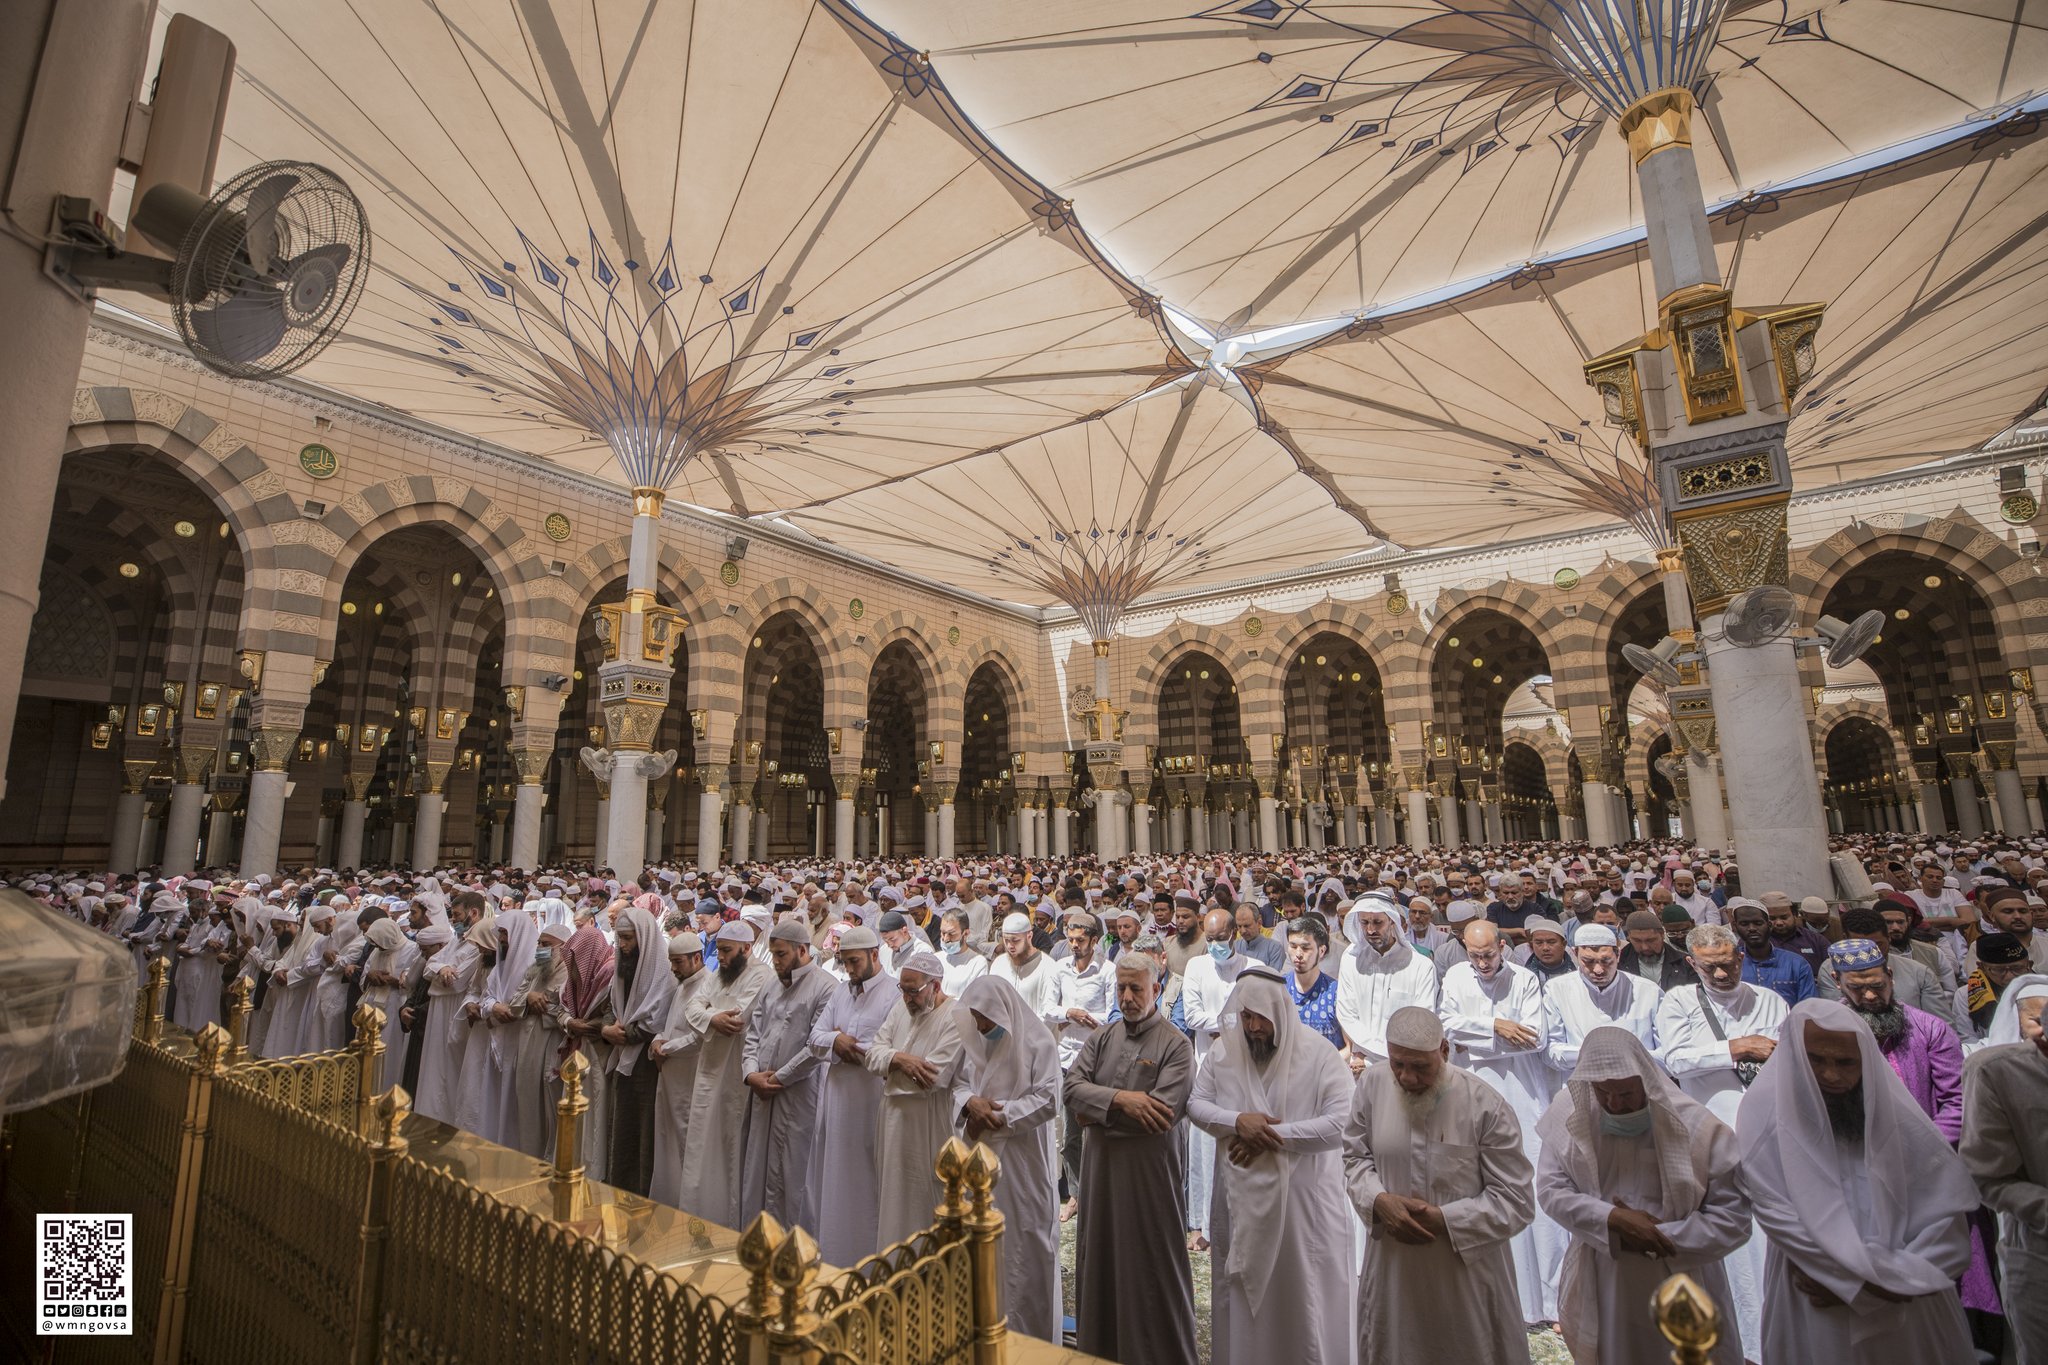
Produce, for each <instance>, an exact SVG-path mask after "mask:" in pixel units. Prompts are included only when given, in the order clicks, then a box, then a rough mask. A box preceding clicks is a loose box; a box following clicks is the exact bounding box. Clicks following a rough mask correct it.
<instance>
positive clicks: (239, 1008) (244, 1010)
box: [227, 976, 255, 1065]
mask: <svg viewBox="0 0 2048 1365" xmlns="http://www.w3.org/2000/svg"><path fill="white" fill-rule="evenodd" d="M254 984H255V983H253V982H252V981H250V980H249V978H248V977H246V976H238V977H236V978H235V983H234V984H233V985H232V986H229V987H228V1017H227V1028H228V1037H229V1038H231V1039H232V1040H233V1041H234V1051H233V1052H232V1053H231V1054H229V1056H228V1062H229V1064H230V1065H232V1064H234V1063H237V1062H246V1061H248V1060H249V992H250V991H251V990H252V989H253V988H254Z"/></svg>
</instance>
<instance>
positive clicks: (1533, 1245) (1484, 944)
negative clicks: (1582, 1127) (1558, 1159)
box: [1437, 920, 1567, 1326]
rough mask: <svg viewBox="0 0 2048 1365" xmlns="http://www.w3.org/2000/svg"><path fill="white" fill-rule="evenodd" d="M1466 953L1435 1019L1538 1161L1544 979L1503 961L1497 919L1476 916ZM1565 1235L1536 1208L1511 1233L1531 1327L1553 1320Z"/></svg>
mask: <svg viewBox="0 0 2048 1365" xmlns="http://www.w3.org/2000/svg"><path fill="white" fill-rule="evenodd" d="M1465 952H1466V959H1465V961H1463V962H1460V963H1459V964H1458V965H1457V966H1455V967H1453V968H1451V970H1450V971H1449V972H1447V973H1446V974H1445V975H1444V984H1443V998H1442V999H1441V1000H1439V1001H1438V1002H1437V1017H1438V1018H1440V1019H1442V1020H1443V1025H1444V1035H1445V1036H1446V1037H1447V1038H1448V1039H1449V1040H1450V1043H1451V1059H1452V1060H1453V1061H1455V1062H1456V1063H1457V1064H1458V1065H1460V1066H1464V1067H1469V1068H1471V1070H1472V1072H1473V1074H1474V1075H1476V1076H1478V1077H1479V1078H1480V1079H1481V1080H1483V1081H1485V1082H1486V1083H1487V1084H1488V1085H1490V1086H1492V1087H1493V1088H1494V1089H1495V1090H1498V1091H1499V1092H1500V1093H1501V1095H1502V1096H1503V1097H1504V1098H1505V1099H1506V1100H1507V1102H1508V1104H1509V1105H1510V1106H1512V1107H1513V1109H1514V1111H1515V1117H1516V1119H1517V1120H1518V1121H1519V1122H1520V1123H1521V1125H1522V1150H1523V1154H1524V1155H1526V1156H1527V1157H1528V1158H1529V1161H1530V1163H1531V1164H1532V1165H1533V1164H1534V1163H1535V1161H1536V1159H1537V1155H1538V1152H1537V1141H1536V1124H1537V1122H1538V1120H1540V1119H1541V1118H1542V1117H1543V1115H1544V1112H1545V1111H1546V1110H1547V1109H1548V1108H1549V1107H1550V1102H1551V1100H1552V1099H1553V1098H1555V1097H1556V1095H1557V1089H1558V1084H1559V1081H1558V1076H1557V1072H1556V1070H1555V1069H1554V1068H1552V1066H1551V1065H1550V1035H1551V1033H1552V1032H1553V1031H1554V1030H1555V1029H1556V1028H1557V1027H1558V1023H1557V1018H1556V1016H1555V1015H1554V1014H1553V1013H1552V1012H1551V1010H1550V1008H1549V1006H1548V1004H1547V1003H1546V1002H1545V999H1544V994H1543V986H1542V983H1541V982H1539V981H1537V979H1536V976H1535V974H1534V973H1533V972H1531V971H1530V970H1529V969H1528V968H1527V967H1521V966H1517V965H1516V964H1514V963H1512V962H1509V961H1507V959H1506V953H1507V944H1506V943H1505V942H1504V941H1503V939H1502V933H1501V930H1500V927H1499V926H1498V925H1495V924H1493V923H1492V922H1491V921H1487V920H1481V921H1480V922H1479V923H1477V924H1475V925H1473V926H1472V928H1471V929H1469V930H1468V931H1466V934H1465ZM1566 1244H1567V1239H1566V1237H1565V1235H1564V1233H1563V1232H1562V1230H1560V1229H1559V1228H1558V1226H1557V1224H1556V1223H1555V1222H1553V1221H1552V1220H1551V1218H1550V1216H1549V1215H1548V1214H1545V1213H1544V1212H1543V1211H1542V1210H1541V1209H1538V1210H1537V1212H1536V1216H1535V1217H1534V1218H1533V1219H1532V1220H1531V1221H1530V1224H1529V1226H1528V1227H1526V1228H1524V1229H1522V1230H1521V1231H1520V1232H1518V1233H1516V1234H1515V1237H1514V1242H1513V1244H1512V1248H1511V1250H1512V1254H1513V1256H1514V1262H1515V1284H1516V1287H1517V1289H1518V1290H1519V1291H1520V1293H1521V1296H1522V1321H1523V1322H1525V1323H1528V1324H1529V1325H1531V1326H1535V1325H1537V1324H1540V1323H1546V1322H1555V1321H1557V1277H1558V1271H1559V1269H1560V1267H1561V1266H1562V1265H1563V1263H1564V1253H1565V1248H1566Z"/></svg>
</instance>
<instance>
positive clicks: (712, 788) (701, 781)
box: [697, 763, 725, 796]
mask: <svg viewBox="0 0 2048 1365" xmlns="http://www.w3.org/2000/svg"><path fill="white" fill-rule="evenodd" d="M697 784H698V786H700V787H702V788H703V790H704V794H705V795H707V796H716V795H718V794H719V793H720V792H721V791H723V790H725V765H724V764H723V763H707V764H705V765H704V766H703V767H701V768H699V769H697Z"/></svg>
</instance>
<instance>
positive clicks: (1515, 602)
mask: <svg viewBox="0 0 2048 1365" xmlns="http://www.w3.org/2000/svg"><path fill="white" fill-rule="evenodd" d="M1480 611H1494V612H1498V613H1500V614H1501V615H1502V616H1505V617H1507V618H1508V619H1509V620H1510V621H1514V622H1517V623H1519V624H1521V625H1522V626H1524V627H1526V628H1527V629H1528V631H1529V633H1530V634H1532V635H1533V636H1535V638H1536V643H1537V645H1538V646H1540V647H1541V648H1542V650H1543V656H1544V659H1545V661H1546V663H1547V665H1548V667H1549V669H1550V674H1551V676H1552V677H1553V678H1557V677H1558V670H1559V669H1560V668H1562V667H1564V664H1563V663H1561V662H1560V661H1561V660H1562V659H1563V657H1564V652H1565V651H1564V647H1563V643H1562V641H1561V639H1560V635H1561V633H1562V631H1563V629H1564V627H1565V625H1566V624H1567V623H1568V622H1569V620H1570V618H1569V617H1567V616H1565V614H1564V613H1563V611H1562V610H1561V609H1560V608H1559V606H1558V604H1557V603H1556V601H1555V600H1554V595H1547V594H1544V593H1541V592H1538V591H1537V590H1536V589H1535V588H1533V587H1531V586H1530V585H1529V584H1527V583H1518V582H1515V581H1514V580H1512V579H1501V580H1497V581H1495V582H1493V583H1490V584H1488V585H1487V586H1485V587H1483V588H1447V589H1445V590H1444V591H1443V592H1442V593H1440V594H1439V595H1438V596H1437V599H1436V606H1435V609H1434V614H1433V616H1432V619H1431V620H1430V623H1429V630H1428V632H1427V634H1426V635H1424V637H1423V638H1422V640H1421V641H1419V642H1418V644H1419V650H1418V658H1417V663H1418V666H1417V667H1415V668H1412V669H1404V670H1403V671H1402V674H1401V676H1400V677H1399V678H1398V680H1391V679H1390V680H1389V682H1388V684H1387V704H1388V712H1389V714H1395V713H1396V712H1397V711H1398V713H1400V714H1403V715H1408V714H1416V713H1419V714H1422V715H1430V714H1433V711H1434V700H1435V699H1434V698H1433V697H1432V692H1431V689H1432V687H1433V685H1434V684H1433V673H1434V669H1435V664H1436V658H1437V655H1438V654H1439V653H1440V652H1441V651H1442V649H1443V647H1444V641H1445V640H1447V639H1449V638H1450V636H1451V635H1452V634H1453V633H1454V632H1455V631H1456V630H1457V629H1458V627H1459V624H1460V623H1461V622H1463V621H1465V620H1468V619H1469V618H1470V617H1471V616H1472V615H1473V614H1474V613H1476V612H1480ZM1560 681H1562V680H1560ZM1397 688H1398V689H1399V690H1398V691H1397V690H1396V689H1397ZM1558 705H1559V709H1562V708H1563V702H1562V700H1560V701H1559V703H1558Z"/></svg>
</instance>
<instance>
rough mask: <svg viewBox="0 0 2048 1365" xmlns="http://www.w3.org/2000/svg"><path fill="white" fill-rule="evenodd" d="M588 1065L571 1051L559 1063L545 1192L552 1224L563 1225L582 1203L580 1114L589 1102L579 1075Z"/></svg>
mask: <svg viewBox="0 0 2048 1365" xmlns="http://www.w3.org/2000/svg"><path fill="white" fill-rule="evenodd" d="M588 1070H590V1063H589V1062H588V1061H586V1060H585V1059H584V1056H583V1054H582V1053H581V1052H572V1053H570V1054H569V1055H568V1057H567V1058H565V1059H564V1060H563V1062H562V1098H561V1099H559V1100H557V1101H556V1102H555V1167H554V1173H553V1174H552V1175H550V1176H549V1177H548V1192H549V1194H550V1195H552V1196H553V1198H554V1208H555V1221H557V1222H561V1223H566V1222H569V1221H570V1220H571V1219H573V1218H575V1217H576V1216H577V1214H578V1213H580V1212H581V1205H582V1202H583V1188H584V1187H583V1151H582V1144H581V1135H582V1131H583V1115H584V1113H585V1112H586V1111H587V1110H588V1109H589V1108H590V1100H589V1097H587V1096H586V1095H585V1094H584V1093H583V1073H584V1072H586V1071H588Z"/></svg>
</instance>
